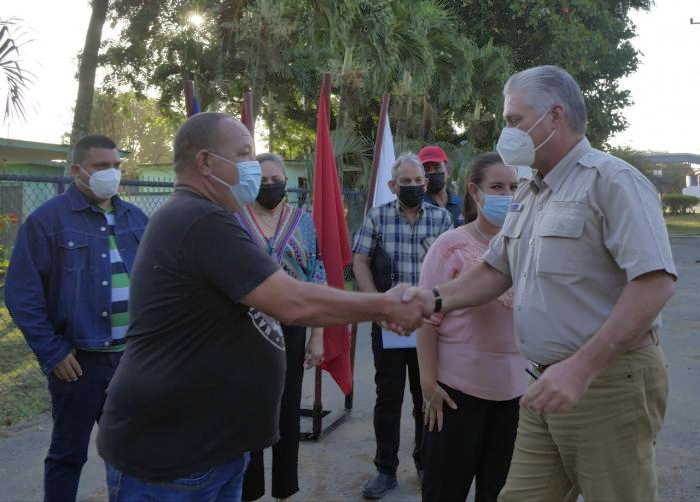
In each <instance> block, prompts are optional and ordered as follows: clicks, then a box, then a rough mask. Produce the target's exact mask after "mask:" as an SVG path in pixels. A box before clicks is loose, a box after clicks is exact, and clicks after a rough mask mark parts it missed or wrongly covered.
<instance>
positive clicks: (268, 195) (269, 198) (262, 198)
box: [255, 182, 287, 209]
mask: <svg viewBox="0 0 700 502" xmlns="http://www.w3.org/2000/svg"><path fill="white" fill-rule="evenodd" d="M286 193H287V184H286V183H284V182H278V183H270V184H264V185H260V191H259V192H258V197H257V199H255V200H257V201H258V204H260V205H261V206H262V207H264V208H265V209H274V208H276V207H277V206H278V204H279V203H280V202H282V199H283V198H284V196H285V194H286Z"/></svg>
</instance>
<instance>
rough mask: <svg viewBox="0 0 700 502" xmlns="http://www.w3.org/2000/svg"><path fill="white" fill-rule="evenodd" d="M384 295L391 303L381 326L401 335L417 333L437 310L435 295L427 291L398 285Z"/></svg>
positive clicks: (406, 285)
mask: <svg viewBox="0 0 700 502" xmlns="http://www.w3.org/2000/svg"><path fill="white" fill-rule="evenodd" d="M384 294H385V296H386V297H387V298H388V299H390V300H391V301H390V302H388V305H387V308H386V309H385V312H384V314H385V315H384V320H383V321H382V322H381V325H382V327H383V328H385V329H388V330H390V331H394V332H396V333H398V334H400V335H409V334H410V333H411V332H413V331H415V330H416V329H417V328H418V327H420V325H421V324H422V323H423V320H424V319H426V318H429V317H430V316H431V315H432V313H433V311H434V310H435V299H434V297H433V293H432V292H431V291H430V290H427V289H422V288H416V287H411V286H409V285H408V284H398V285H396V286H394V287H393V288H392V289H390V290H389V291H387V292H386V293H384Z"/></svg>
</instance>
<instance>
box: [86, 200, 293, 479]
mask: <svg viewBox="0 0 700 502" xmlns="http://www.w3.org/2000/svg"><path fill="white" fill-rule="evenodd" d="M278 268H279V267H278V265H277V264H276V263H275V262H274V261H273V260H272V259H271V258H270V257H269V256H268V255H267V254H265V253H264V252H263V251H262V250H261V249H260V247H259V246H258V245H256V244H255V243H254V242H253V241H252V240H251V239H250V237H249V236H248V234H247V233H246V232H245V230H244V229H243V228H242V227H241V226H240V224H239V223H238V221H237V219H236V218H235V217H234V215H233V214H231V213H229V212H227V211H225V210H224V209H222V208H221V207H219V206H217V205H216V204H214V203H212V202H210V201H208V200H206V199H204V198H202V197H199V196H198V195H196V194H194V193H192V192H189V191H186V190H176V192H175V193H174V194H173V196H172V197H171V199H170V200H169V201H168V202H167V203H166V204H165V205H164V206H163V207H162V208H161V209H159V210H158V211H157V212H156V213H155V214H154V215H153V218H151V221H150V222H149V224H148V227H147V229H146V233H145V234H144V237H143V240H142V242H141V244H140V246H139V250H138V253H137V256H136V261H135V263H134V267H133V270H132V274H131V296H130V304H129V307H130V314H131V324H130V326H129V331H128V334H127V337H128V338H127V340H128V341H127V347H126V351H125V353H124V356H123V357H122V360H121V362H120V364H119V367H118V368H117V371H116V373H115V375H114V378H113V380H112V383H111V384H110V386H109V388H108V390H107V401H106V403H105V406H104V410H103V413H102V418H101V420H100V429H99V435H98V449H99V452H100V455H102V457H103V458H104V459H105V460H106V461H107V462H108V463H110V464H112V465H113V466H114V467H116V468H117V469H119V470H121V471H123V472H125V473H127V474H131V475H133V476H136V477H139V478H142V479H145V480H153V481H158V480H163V481H166V480H172V479H177V478H181V477H184V476H187V475H190V474H192V473H195V472H202V471H206V470H208V469H210V468H212V467H215V466H217V465H221V464H223V463H225V462H227V461H229V460H231V459H233V458H235V457H237V456H239V455H241V454H242V453H243V452H246V451H252V450H260V449H262V448H264V447H267V446H270V445H271V444H273V443H275V442H276V441H277V439H278V430H277V429H278V418H279V403H280V398H281V395H282V389H283V384H284V383H283V382H284V371H285V356H284V338H283V335H282V333H281V330H280V329H279V325H278V324H277V323H276V322H275V321H274V320H272V319H271V318H269V317H268V316H266V315H264V314H262V313H260V312H257V311H255V310H253V309H250V308H248V307H247V306H245V305H243V304H241V303H240V300H241V298H243V297H244V296H246V295H247V294H248V293H249V292H251V291H252V290H254V289H255V288H256V287H257V286H258V285H259V284H260V283H262V282H263V281H264V280H265V279H267V278H268V277H269V276H270V275H271V274H273V273H274V272H276V271H277V270H278Z"/></svg>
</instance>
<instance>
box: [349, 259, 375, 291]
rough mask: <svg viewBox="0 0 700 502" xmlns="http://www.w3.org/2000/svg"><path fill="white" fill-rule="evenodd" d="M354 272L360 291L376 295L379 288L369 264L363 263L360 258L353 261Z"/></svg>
mask: <svg viewBox="0 0 700 502" xmlns="http://www.w3.org/2000/svg"><path fill="white" fill-rule="evenodd" d="M352 271H353V273H354V274H355V280H356V281H357V287H358V288H359V289H360V291H363V292H365V293H376V292H377V287H376V286H375V284H374V278H373V277H372V270H371V269H370V267H369V264H368V263H366V262H365V261H362V260H361V259H359V258H358V257H355V258H354V259H353V264H352Z"/></svg>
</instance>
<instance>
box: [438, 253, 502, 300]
mask: <svg viewBox="0 0 700 502" xmlns="http://www.w3.org/2000/svg"><path fill="white" fill-rule="evenodd" d="M510 286H511V281H510V277H508V276H506V275H504V274H502V273H500V272H499V271H498V270H496V269H495V268H493V267H491V266H490V265H488V264H486V263H484V262H482V263H479V264H478V265H475V266H473V267H470V268H468V269H465V270H464V271H463V272H462V273H461V274H460V275H459V276H458V277H457V278H455V279H453V280H452V281H450V282H448V283H445V284H441V285H440V286H438V289H439V291H440V295H441V296H442V311H443V312H450V311H451V310H455V309H459V308H464V307H475V306H477V305H483V304H484V303H488V302H490V301H491V300H494V299H496V298H498V297H499V296H500V295H502V294H503V293H505V292H506V291H507V290H508V288H510Z"/></svg>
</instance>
